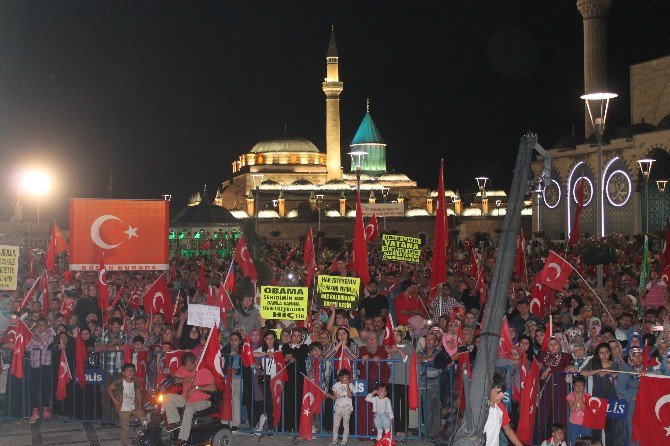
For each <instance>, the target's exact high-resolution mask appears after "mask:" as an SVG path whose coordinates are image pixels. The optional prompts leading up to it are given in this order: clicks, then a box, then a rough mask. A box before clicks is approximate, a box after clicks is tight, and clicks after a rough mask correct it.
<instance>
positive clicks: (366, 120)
mask: <svg viewBox="0 0 670 446" xmlns="http://www.w3.org/2000/svg"><path fill="white" fill-rule="evenodd" d="M351 144H352V145H353V144H384V140H383V139H382V135H381V133H379V129H377V126H376V125H375V122H374V121H373V120H372V115H371V114H370V111H369V110H368V111H366V112H365V116H363V121H361V125H360V126H358V131H357V132H356V136H354V140H353V141H351Z"/></svg>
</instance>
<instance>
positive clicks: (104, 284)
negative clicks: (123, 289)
mask: <svg viewBox="0 0 670 446" xmlns="http://www.w3.org/2000/svg"><path fill="white" fill-rule="evenodd" d="M105 274H107V269H105V268H102V269H101V270H100V271H98V282H100V285H103V286H107V284H106V283H105V282H103V281H102V276H104V275H105Z"/></svg>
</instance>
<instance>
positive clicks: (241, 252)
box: [240, 246, 251, 262]
mask: <svg viewBox="0 0 670 446" xmlns="http://www.w3.org/2000/svg"><path fill="white" fill-rule="evenodd" d="M245 254H246V257H245ZM240 257H241V258H242V260H244V261H245V262H251V256H250V255H249V249H248V248H247V247H246V246H244V247H242V249H240Z"/></svg>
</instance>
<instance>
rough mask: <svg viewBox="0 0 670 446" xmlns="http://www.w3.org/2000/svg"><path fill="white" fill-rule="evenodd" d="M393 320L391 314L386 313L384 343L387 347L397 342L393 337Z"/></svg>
mask: <svg viewBox="0 0 670 446" xmlns="http://www.w3.org/2000/svg"><path fill="white" fill-rule="evenodd" d="M393 330H394V327H393V321H392V320H391V315H390V314H387V315H386V327H384V341H383V343H382V345H385V346H387V347H391V346H392V345H393V344H395V340H394V339H393Z"/></svg>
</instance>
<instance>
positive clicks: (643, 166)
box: [637, 158, 656, 233]
mask: <svg viewBox="0 0 670 446" xmlns="http://www.w3.org/2000/svg"><path fill="white" fill-rule="evenodd" d="M654 161H656V160H652V159H649V158H645V159H641V160H638V161H637V163H638V164H639V165H640V171H642V176H643V177H644V232H646V233H648V232H649V174H650V173H651V166H652V165H653V164H654Z"/></svg>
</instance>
